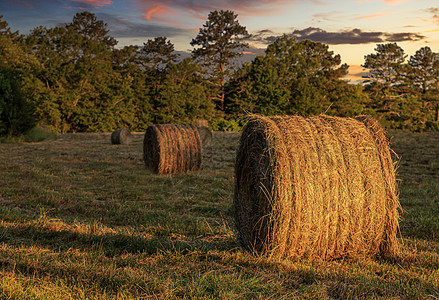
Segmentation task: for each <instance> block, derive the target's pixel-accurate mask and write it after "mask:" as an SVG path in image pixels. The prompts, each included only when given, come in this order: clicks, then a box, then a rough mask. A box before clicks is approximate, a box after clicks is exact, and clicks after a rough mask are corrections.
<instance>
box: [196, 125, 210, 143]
mask: <svg viewBox="0 0 439 300" xmlns="http://www.w3.org/2000/svg"><path fill="white" fill-rule="evenodd" d="M197 130H198V134H199V135H200V139H201V145H202V146H203V147H206V146H209V145H210V143H211V142H212V131H210V130H209V128H207V127H197Z"/></svg>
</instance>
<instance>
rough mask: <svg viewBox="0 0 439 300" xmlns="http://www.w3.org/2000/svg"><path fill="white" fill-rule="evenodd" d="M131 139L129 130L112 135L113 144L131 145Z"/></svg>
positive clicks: (121, 130) (115, 132)
mask: <svg viewBox="0 0 439 300" xmlns="http://www.w3.org/2000/svg"><path fill="white" fill-rule="evenodd" d="M131 138H132V137H131V132H130V130H129V129H128V128H123V129H117V130H115V131H113V132H112V133H111V143H112V144H129V143H130V142H131Z"/></svg>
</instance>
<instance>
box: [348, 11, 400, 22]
mask: <svg viewBox="0 0 439 300" xmlns="http://www.w3.org/2000/svg"><path fill="white" fill-rule="evenodd" d="M395 13H396V12H394V11H390V12H383V13H376V14H370V15H365V16H361V17H356V18H354V20H365V19H373V18H378V17H384V16H388V15H393V14H395Z"/></svg>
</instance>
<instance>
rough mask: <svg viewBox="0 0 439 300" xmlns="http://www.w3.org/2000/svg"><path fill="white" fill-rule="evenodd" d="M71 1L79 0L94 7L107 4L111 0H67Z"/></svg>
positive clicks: (78, 0)
mask: <svg viewBox="0 0 439 300" xmlns="http://www.w3.org/2000/svg"><path fill="white" fill-rule="evenodd" d="M69 1H71V2H79V3H83V4H88V5H92V6H96V7H102V6H104V5H109V4H111V3H112V1H111V0H69Z"/></svg>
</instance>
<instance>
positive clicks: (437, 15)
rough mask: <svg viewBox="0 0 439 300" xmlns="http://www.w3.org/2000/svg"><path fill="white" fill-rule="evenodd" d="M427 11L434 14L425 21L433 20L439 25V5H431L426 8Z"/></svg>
mask: <svg viewBox="0 0 439 300" xmlns="http://www.w3.org/2000/svg"><path fill="white" fill-rule="evenodd" d="M424 11H425V12H427V13H430V14H432V15H433V16H432V17H430V18H429V19H427V20H425V21H429V22H433V23H435V24H437V25H439V7H430V8H427V9H425V10H424Z"/></svg>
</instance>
